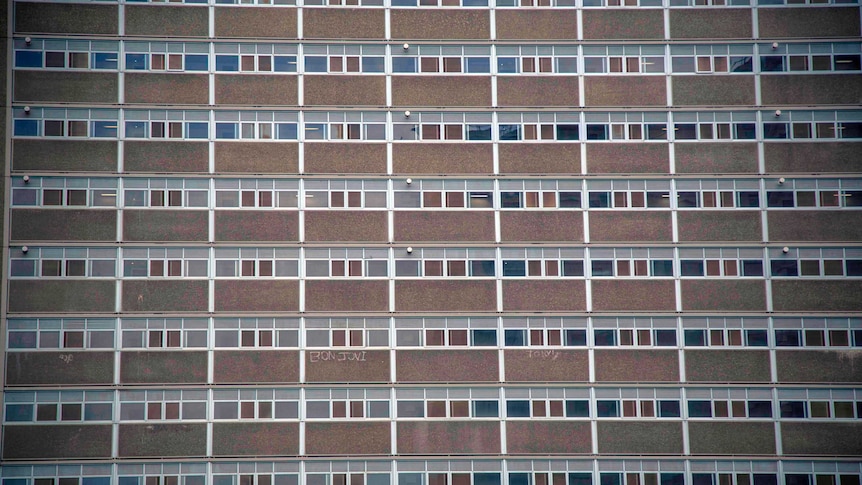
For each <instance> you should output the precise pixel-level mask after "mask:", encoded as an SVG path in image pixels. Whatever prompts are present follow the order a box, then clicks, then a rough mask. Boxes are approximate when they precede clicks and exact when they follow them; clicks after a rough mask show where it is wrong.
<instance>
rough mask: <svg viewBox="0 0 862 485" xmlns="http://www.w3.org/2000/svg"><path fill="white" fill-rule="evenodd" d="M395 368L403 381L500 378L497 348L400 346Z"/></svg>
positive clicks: (398, 376) (485, 380) (484, 380)
mask: <svg viewBox="0 0 862 485" xmlns="http://www.w3.org/2000/svg"><path fill="white" fill-rule="evenodd" d="M395 372H396V377H397V381H398V382H399V383H400V382H498V381H499V380H500V379H499V375H500V373H499V362H498V357H497V351H496V350H477V349H471V350H399V351H397V353H396V355H395Z"/></svg>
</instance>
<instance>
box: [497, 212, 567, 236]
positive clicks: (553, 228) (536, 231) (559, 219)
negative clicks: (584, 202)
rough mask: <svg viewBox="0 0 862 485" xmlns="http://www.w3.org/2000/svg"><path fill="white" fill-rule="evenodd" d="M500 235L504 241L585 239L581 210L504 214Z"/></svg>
mask: <svg viewBox="0 0 862 485" xmlns="http://www.w3.org/2000/svg"><path fill="white" fill-rule="evenodd" d="M500 233H501V237H502V240H503V241H531V242H532V241H536V242H539V241H548V242H549V241H560V242H576V241H577V242H581V241H583V240H584V214H583V212H581V211H502V212H500Z"/></svg>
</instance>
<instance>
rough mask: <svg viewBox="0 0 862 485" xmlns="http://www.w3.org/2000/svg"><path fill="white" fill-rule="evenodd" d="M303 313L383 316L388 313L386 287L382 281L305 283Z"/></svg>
mask: <svg viewBox="0 0 862 485" xmlns="http://www.w3.org/2000/svg"><path fill="white" fill-rule="evenodd" d="M305 309H306V310H307V311H311V312H319V311H335V312H344V311H354V312H356V311H366V312H385V311H388V310H389V283H388V282H387V281H385V280H377V281H374V280H364V281H363V280H310V281H306V282H305Z"/></svg>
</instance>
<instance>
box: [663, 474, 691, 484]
mask: <svg viewBox="0 0 862 485" xmlns="http://www.w3.org/2000/svg"><path fill="white" fill-rule="evenodd" d="M660 481H661V485H685V479H684V478H683V474H682V473H662V474H661V479H660Z"/></svg>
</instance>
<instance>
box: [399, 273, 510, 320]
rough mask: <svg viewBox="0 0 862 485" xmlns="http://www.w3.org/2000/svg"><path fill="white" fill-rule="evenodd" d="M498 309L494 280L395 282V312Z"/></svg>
mask: <svg viewBox="0 0 862 485" xmlns="http://www.w3.org/2000/svg"><path fill="white" fill-rule="evenodd" d="M496 308H497V294H496V291H495V284H494V282H493V281H454V280H424V281H419V280H415V281H414V280H406V281H396V282H395V310H396V311H399V312H416V311H436V312H445V311H494V310H495V309H496Z"/></svg>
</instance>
